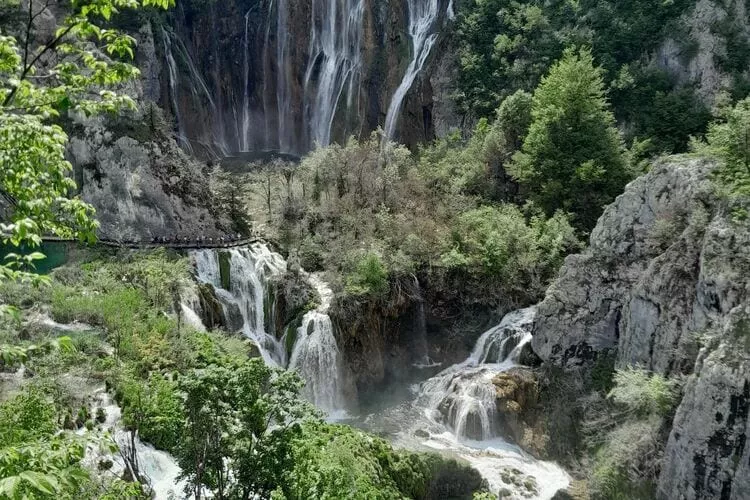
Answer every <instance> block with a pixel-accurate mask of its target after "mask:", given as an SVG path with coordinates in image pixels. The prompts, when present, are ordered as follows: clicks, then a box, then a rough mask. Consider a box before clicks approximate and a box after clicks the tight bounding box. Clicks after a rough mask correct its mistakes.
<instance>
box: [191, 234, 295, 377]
mask: <svg viewBox="0 0 750 500" xmlns="http://www.w3.org/2000/svg"><path fill="white" fill-rule="evenodd" d="M222 252H223V253H225V256H224V257H220V253H222ZM193 257H194V260H195V264H196V271H197V273H198V279H199V280H200V281H202V282H204V283H209V284H211V285H213V287H214V289H215V290H216V294H217V297H218V299H219V301H220V302H221V304H222V307H223V309H224V313H225V316H226V317H227V319H228V322H229V323H230V327H235V328H236V329H238V330H240V331H241V332H242V333H243V334H244V335H245V336H247V337H248V338H250V339H252V340H253V341H254V342H255V344H256V345H257V346H258V349H259V351H260V353H261V356H262V357H263V360H264V361H265V362H266V363H268V364H269V365H271V366H279V367H284V366H286V362H287V356H286V350H285V349H284V346H283V345H282V343H281V341H280V340H278V339H277V338H276V337H275V336H274V335H273V328H272V325H271V322H272V320H273V317H272V315H269V316H271V317H269V318H266V309H265V306H266V303H267V301H266V298H267V296H268V284H269V280H270V279H271V278H272V277H274V276H278V275H280V274H282V273H283V272H284V271H285V270H286V262H284V259H283V258H282V257H281V255H279V254H277V253H275V252H272V251H271V250H269V248H268V247H267V246H265V245H261V244H255V245H253V246H252V247H242V248H231V249H226V250H219V251H217V250H198V251H195V252H193ZM221 258H224V259H226V260H225V262H226V265H227V266H228V268H227V271H228V272H229V275H228V276H227V277H225V281H226V280H228V281H229V287H228V288H225V287H224V286H223V285H225V284H226V283H222V274H221V263H220V259H221ZM267 319H268V323H267V321H266V320H267ZM269 326H271V327H269Z"/></svg>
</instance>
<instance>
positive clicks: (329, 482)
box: [272, 424, 483, 500]
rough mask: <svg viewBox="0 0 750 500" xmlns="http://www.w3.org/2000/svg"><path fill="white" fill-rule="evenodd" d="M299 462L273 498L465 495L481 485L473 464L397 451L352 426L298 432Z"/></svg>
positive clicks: (295, 450)
mask: <svg viewBox="0 0 750 500" xmlns="http://www.w3.org/2000/svg"><path fill="white" fill-rule="evenodd" d="M292 450H293V463H294V464H295V465H294V468H293V469H292V470H291V471H290V472H289V473H288V475H287V476H286V481H285V482H284V484H283V485H282V487H281V488H280V489H279V490H277V492H275V494H274V495H273V497H272V498H274V499H282V498H286V499H288V500H303V499H306V498H331V499H333V498H350V499H362V500H369V499H382V500H386V499H393V498H457V497H458V498H460V497H463V496H464V495H466V492H468V491H472V490H478V489H480V488H481V487H482V482H483V481H482V478H481V476H480V475H479V474H478V473H477V472H476V471H474V470H472V469H470V468H468V467H466V466H464V465H461V464H458V463H457V462H455V461H450V460H444V459H441V458H439V457H438V456H437V455H426V454H416V453H409V452H406V451H397V452H394V451H393V450H392V448H391V446H390V445H389V444H388V443H386V442H385V441H384V440H382V439H380V438H376V437H373V436H369V435H367V434H365V433H363V432H361V431H357V430H354V429H352V428H351V427H346V426H340V425H321V424H309V425H307V426H305V427H304V428H303V429H302V433H301V434H300V435H299V436H298V437H296V438H295V441H294V446H293V447H292Z"/></svg>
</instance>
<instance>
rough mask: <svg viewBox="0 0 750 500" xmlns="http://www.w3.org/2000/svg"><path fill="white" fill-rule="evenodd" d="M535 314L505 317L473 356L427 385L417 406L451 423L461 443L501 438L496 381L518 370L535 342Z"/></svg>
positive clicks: (524, 312)
mask: <svg viewBox="0 0 750 500" xmlns="http://www.w3.org/2000/svg"><path fill="white" fill-rule="evenodd" d="M535 311H536V310H535V308H533V307H531V308H528V309H521V310H519V311H514V312H512V313H510V314H508V315H506V316H505V317H504V318H503V320H502V321H501V323H500V324H499V325H498V326H496V327H494V328H491V329H490V330H488V331H487V332H485V333H484V334H482V336H481V337H480V338H479V340H478V341H477V344H476V346H475V348H474V351H473V352H472V353H471V356H469V358H468V359H467V360H466V361H464V362H463V363H460V364H457V365H453V366H452V367H450V368H448V369H446V370H444V371H442V372H441V373H439V374H438V375H436V376H435V377H432V378H431V379H429V380H427V381H426V382H424V383H423V384H422V387H421V390H420V395H419V397H418V404H420V405H421V406H423V407H424V408H426V411H427V414H428V416H429V417H430V418H431V419H433V420H435V421H438V422H440V421H443V422H446V423H447V425H448V426H449V427H450V428H451V429H452V430H453V432H454V433H455V434H456V436H457V437H459V438H466V439H473V440H477V441H482V440H486V439H490V438H492V437H494V436H495V435H496V424H497V407H496V402H495V387H494V385H493V384H492V379H493V378H494V377H495V375H497V374H498V373H499V372H502V371H505V370H507V369H509V368H511V367H513V366H516V364H517V360H518V357H519V355H520V352H521V349H522V348H523V346H524V344H526V343H528V342H529V341H530V340H531V333H530V329H531V325H532V323H533V321H534V314H535Z"/></svg>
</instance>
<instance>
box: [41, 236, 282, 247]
mask: <svg viewBox="0 0 750 500" xmlns="http://www.w3.org/2000/svg"><path fill="white" fill-rule="evenodd" d="M42 241H45V242H51V243H77V242H78V240H77V239H74V238H60V237H58V236H44V237H42ZM253 243H265V244H269V245H276V244H275V242H273V241H271V240H269V239H268V238H263V237H260V236H251V237H248V238H241V239H238V240H223V241H222V240H220V239H219V240H218V241H217V240H203V241H197V240H193V241H123V240H112V239H106V238H99V239H97V240H96V242H95V243H94V244H99V245H104V246H108V247H114V248H132V249H148V248H173V249H183V250H198V249H202V248H236V247H243V246H247V245H252V244H253Z"/></svg>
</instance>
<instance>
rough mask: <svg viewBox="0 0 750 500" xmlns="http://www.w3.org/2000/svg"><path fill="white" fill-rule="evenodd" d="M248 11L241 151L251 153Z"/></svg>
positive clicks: (246, 14)
mask: <svg viewBox="0 0 750 500" xmlns="http://www.w3.org/2000/svg"><path fill="white" fill-rule="evenodd" d="M251 12H252V9H251V10H248V11H247V12H246V13H245V36H244V37H243V39H242V45H243V47H244V49H245V68H244V70H245V79H244V83H245V92H244V95H243V97H242V134H241V135H240V150H241V151H249V150H250V145H249V140H248V138H249V137H250V35H249V31H250V30H249V24H250V13H251Z"/></svg>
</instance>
